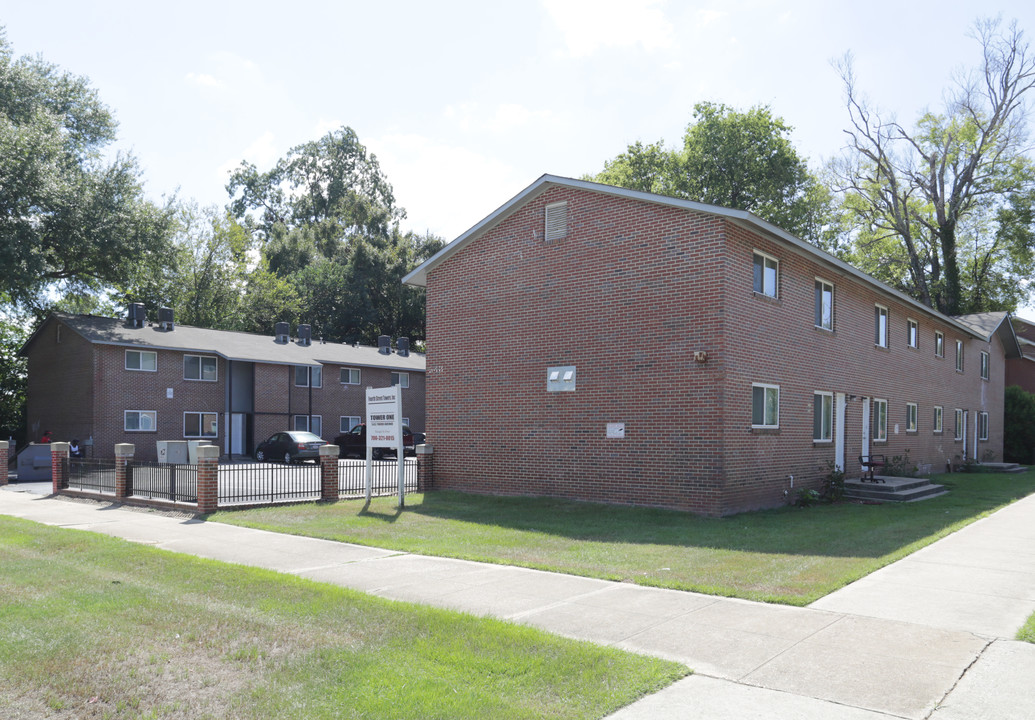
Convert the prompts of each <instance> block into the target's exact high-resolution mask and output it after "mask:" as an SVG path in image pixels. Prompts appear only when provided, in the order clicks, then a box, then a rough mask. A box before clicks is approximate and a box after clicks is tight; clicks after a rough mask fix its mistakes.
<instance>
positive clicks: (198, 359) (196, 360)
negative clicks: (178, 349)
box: [183, 355, 219, 382]
mask: <svg viewBox="0 0 1035 720" xmlns="http://www.w3.org/2000/svg"><path fill="white" fill-rule="evenodd" d="M183 379H184V380H204V381H206V382H215V381H216V380H218V379H219V362H218V361H217V360H216V358H215V357H213V356H211V355H184V356H183Z"/></svg>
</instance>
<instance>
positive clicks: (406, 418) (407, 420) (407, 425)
mask: <svg viewBox="0 0 1035 720" xmlns="http://www.w3.org/2000/svg"><path fill="white" fill-rule="evenodd" d="M402 421H403V422H402V424H403V425H405V426H406V427H409V426H410V419H409V418H408V417H404V418H403V419H402Z"/></svg>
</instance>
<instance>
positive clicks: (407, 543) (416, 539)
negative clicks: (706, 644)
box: [209, 471, 1035, 605]
mask: <svg viewBox="0 0 1035 720" xmlns="http://www.w3.org/2000/svg"><path fill="white" fill-rule="evenodd" d="M935 482H938V483H942V484H944V485H946V486H947V487H948V489H949V490H950V493H949V494H948V495H945V496H942V497H940V498H935V499H932V500H925V501H923V502H918V503H907V504H887V505H861V504H851V503H842V504H837V505H820V506H816V507H812V508H808V509H804V510H803V509H799V508H794V507H786V508H781V509H778V510H770V511H765V512H754V513H744V514H741V515H735V516H732V517H728V518H722V519H714V518H702V517H698V516H694V515H689V514H686V513H680V512H672V511H665V510H652V509H644V508H630V507H616V506H607V505H595V504H590V503H576V502H568V501H563V500H552V499H542V498H513V497H509V498H499V497H490V496H477V495H464V494H459V493H450V492H435V493H426V494H424V495H413V496H409V497H408V499H407V505H406V508H405V509H404V510H402V511H399V510H398V509H397V508H396V507H395V500H394V499H393V498H381V499H375V500H374V501H373V502H372V503H371V504H370V506H369V507H367V506H365V505H364V504H363V502H362V501H342V502H337V503H329V504H302V505H289V506H280V507H272V508H262V509H255V510H242V511H227V512H219V513H214V514H212V515H211V516H209V519H210V520H215V521H219V522H225V523H232V524H235V525H245V526H249V527H256V528H262V529H265V530H273V531H277V532H286V533H294V534H298V535H308V536H311V537H319V538H327V539H331V540H338V541H343V542H352V543H359V544H364V545H374V546H379V547H384V548H389V549H395V550H404V551H408V552H415V553H423V554H427V555H442V556H447V557H455V558H464V559H469V560H481V561H485V562H493V563H504V564H510V565H522V566H525V567H532V568H539V569H544V570H555V571H558V572H564V573H570V574H574V575H584V576H588V577H597V578H606V579H612V580H622V581H629V582H635V583H639V584H642V585H652V586H657V587H665V588H674V589H679V590H693V591H697V592H703V593H709V594H715V595H727V596H732V597H741V598H747V599H750V600H762V601H766V602H778V603H786V604H790V605H806V604H808V603H810V602H812V601H814V600H817V599H818V598H820V597H822V596H824V595H826V594H828V593H830V592H833V591H834V590H836V589H838V588H840V587H843V586H844V585H846V584H848V583H850V582H852V581H853V580H856V579H858V578H860V577H863V576H865V575H867V574H869V573H871V572H873V571H874V570H876V569H877V568H879V567H882V566H883V565H886V564H888V563H890V562H893V561H895V560H898V559H900V558H902V557H905V556H906V555H908V554H910V553H912V552H914V551H916V550H917V549H919V548H921V547H923V546H924V545H927V544H929V543H931V542H934V541H935V540H937V539H938V538H941V537H944V536H945V535H948V534H949V533H951V532H953V531H955V530H958V529H959V528H960V527H963V526H964V525H966V524H968V523H970V522H973V521H974V520H976V519H978V518H980V517H982V516H984V515H986V514H988V513H989V512H992V511H993V510H995V509H997V508H999V507H1002V506H1003V505H1005V504H1007V503H1010V502H1012V501H1014V500H1017V499H1019V498H1022V497H1024V496H1026V495H1028V494H1031V493H1032V492H1035V471H1029V472H1027V473H1024V474H1020V475H1003V474H952V475H943V476H940V477H936V478H935Z"/></svg>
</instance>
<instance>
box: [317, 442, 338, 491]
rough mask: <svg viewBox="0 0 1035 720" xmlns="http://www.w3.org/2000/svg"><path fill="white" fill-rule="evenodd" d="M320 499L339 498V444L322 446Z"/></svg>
mask: <svg viewBox="0 0 1035 720" xmlns="http://www.w3.org/2000/svg"><path fill="white" fill-rule="evenodd" d="M320 499H321V500H337V499H338V446H337V445H323V446H321V447H320Z"/></svg>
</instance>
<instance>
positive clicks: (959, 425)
mask: <svg viewBox="0 0 1035 720" xmlns="http://www.w3.org/2000/svg"><path fill="white" fill-rule="evenodd" d="M955 437H956V439H957V440H962V439H963V411H962V410H961V409H959V408H956V436H955Z"/></svg>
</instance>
